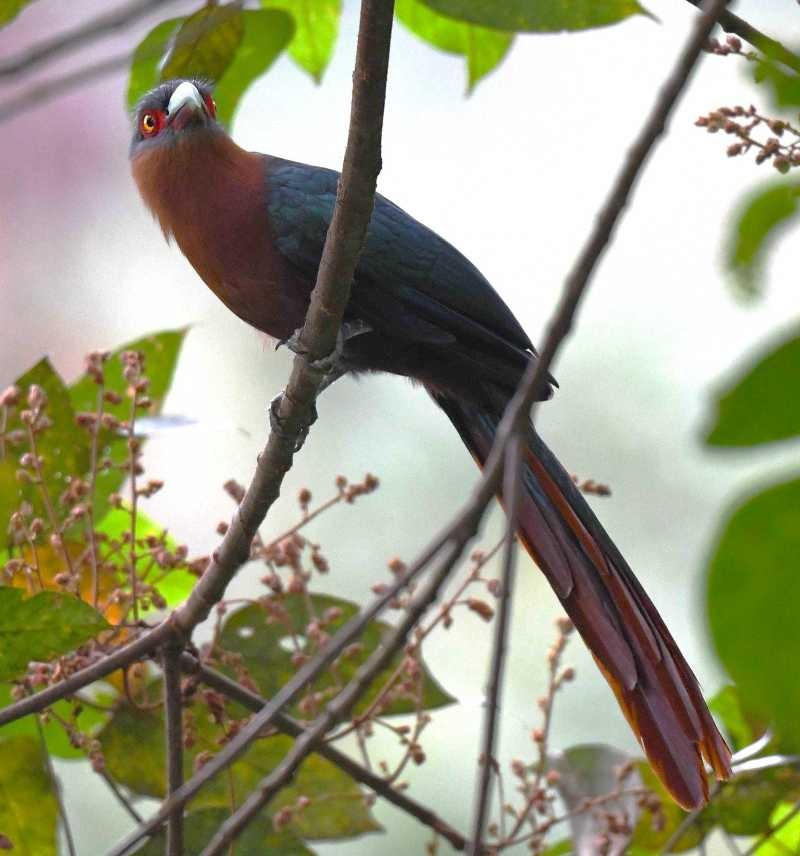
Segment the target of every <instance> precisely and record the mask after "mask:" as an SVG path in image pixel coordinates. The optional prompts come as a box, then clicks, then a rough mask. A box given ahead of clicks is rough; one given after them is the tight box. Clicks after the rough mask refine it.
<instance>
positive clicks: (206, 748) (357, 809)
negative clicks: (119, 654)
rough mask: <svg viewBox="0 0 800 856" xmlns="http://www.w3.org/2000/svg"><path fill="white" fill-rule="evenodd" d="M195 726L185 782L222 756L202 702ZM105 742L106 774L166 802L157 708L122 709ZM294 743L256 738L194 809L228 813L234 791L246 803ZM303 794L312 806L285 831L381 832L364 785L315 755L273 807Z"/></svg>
mask: <svg viewBox="0 0 800 856" xmlns="http://www.w3.org/2000/svg"><path fill="white" fill-rule="evenodd" d="M160 692H161V683H160V682H156V683H154V684H152V685H151V686H150V687H149V688H148V696H149V697H150V698H158V697H159V695H160ZM189 711H190V714H191V718H192V720H193V722H194V724H195V729H194V733H193V736H194V744H193V745H192V747H191V749H189V750H188V751H186V752H185V753H184V754H185V757H184V768H185V773H186V775H187V777H188V776H189V775H191V773H192V771H193V768H194V759H195V758H196V757H197V754H198V753H199V752H212V753H215V752H217V751H219V747H220V742H219V739H218V738H219V737H220V736H221V734H222V730H221V729H220V728H219V727H217V726H214V725H213V723H212V721H211V718H210V716H209V713H208V709H207V708H205V707H204V706H203V705H202V703H201V701H196V702H195V703H194V704H192V705H190V707H189ZM228 711H229V715H231V716H234V715H241V714H242V713H243V711H242V710H241V708H239V707H238V706H233V705H229V707H228ZM98 739H99V740H100V743H101V745H102V747H103V755H104V758H105V761H106V769H107V770H108V772H109V774H110V775H111V776H112V777H113V778H114V779H115V780H116V781H117V782H119V783H120V784H123V785H125V786H126V787H128V788H130V789H131V790H132V791H134V792H135V793H138V794H142V795H146V796H150V797H156V798H162V797H163V796H164V793H165V789H164V781H165V772H164V741H163V717H162V714H161V711H160V710H137V709H134V708H132V707H129V706H126V707H121V708H119V709H118V710H117V711H116V712H115V714H114V716H113V718H112V720H111V721H110V722H109V724H108V725H107V726H106V728H104V729H103V731H102V732H101V733H100V735H99V738H98ZM292 745H293V740H292V739H291V738H289V737H284V736H282V735H276V736H273V737H268V738H265V739H262V740H259V741H258V742H257V743H255V744H254V745H253V746H252V747H251V749H249V750H248V752H247V753H246V755H244V757H242V758H241V759H240V760H239V761H237V762H236V763H235V764H233V765H232V767H231V768H230V770H231V779H230V780H229V779H228V777H227V776H220V777H218V778H217V779H215V780H214V781H213V782H210V783H209V785H208V786H207V787H206V788H204V789H203V791H202V792H201V793H200V794H199V795H198V796H197V797H196V798H195V800H193V802H192V806H193V807H195V808H218V809H226V810H227V809H228V808H229V807H230V799H231V787H233V792H234V793H235V794H237V795H238V796H239V798H243V797H244V795H245V794H248V793H250V791H251V790H252V789H254V788H255V787H256V785H257V784H258V782H259V781H260V780H261V779H262V778H263V777H264V776H266V775H267V774H268V773H269V772H270V771H271V770H273V769H274V768H275V766H276V765H277V764H279V763H280V762H281V761H282V760H283V757H284V756H285V755H286V753H287V752H288V751H289V749H290V748H291V746H292ZM301 795H303V796H306V797H309V798H310V800H311V803H310V804H309V805H308V807H307V808H306V809H305V810H304V811H303V812H302V814H301V815H300V817H299V818H294V819H293V821H292V823H290V824H289V826H288V827H287V831H288V832H291V833H293V834H294V835H296V836H300V837H302V838H314V839H337V838H348V837H351V836H354V835H361V834H363V833H365V832H372V831H375V830H377V829H379V828H380V827H379V826H378V825H377V824H376V823H375V821H374V820H373V819H372V816H371V814H370V812H369V810H368V809H367V808H366V806H365V804H364V799H363V795H362V793H361V790H360V789H359V787H358V786H357V785H356V784H355V783H354V782H353V780H352V779H350V777H349V776H347V775H346V774H345V773H343V772H342V771H341V770H339V768H338V767H336V766H335V765H333V764H331V763H330V762H329V761H326V760H325V759H324V758H321V757H320V756H319V755H311V756H309V758H308V759H307V760H306V761H305V762H304V763H303V766H302V767H301V768H300V771H299V772H298V774H297V776H296V777H295V779H294V780H293V781H292V784H291V785H289V786H288V787H286V788H284V789H283V790H282V791H281V793H280V794H279V796H278V797H276V799H275V800H274V802H273V803H271V804H270V810H271V811H274V810H276V809H278V808H280V807H282V806H286V805H292V804H294V803H296V801H297V799H298V797H300V796H301Z"/></svg>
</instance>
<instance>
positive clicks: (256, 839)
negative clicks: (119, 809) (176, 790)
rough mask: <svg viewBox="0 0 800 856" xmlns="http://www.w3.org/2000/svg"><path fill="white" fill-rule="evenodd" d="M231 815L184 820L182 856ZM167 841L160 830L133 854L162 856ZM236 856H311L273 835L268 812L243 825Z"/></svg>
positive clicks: (189, 855)
mask: <svg viewBox="0 0 800 856" xmlns="http://www.w3.org/2000/svg"><path fill="white" fill-rule="evenodd" d="M230 814H231V812H230V810H227V811H226V810H224V809H207V810H205V811H193V812H191V813H190V814H188V815H187V816H186V818H185V819H184V824H183V828H184V842H183V844H184V849H183V853H184V856H196V854H198V853H201V852H202V851H203V848H204V847H205V846H206V845H207V844H208V842H209V841H210V840H211V839H212V838H213V836H214V833H215V832H216V831H217V830H218V829H219V827H220V826H221V825H222V824H223V823H224V822H225V821H226V820H227V819H228V817H229V816H230ZM166 841H167V835H166V832H165V831H164V830H163V829H162V830H161V832H160V833H159V834H158V835H155V836H154V837H153V838H151V839H149V841H148V842H147V844H146V845H145V846H144V847H143V848H142V849H141V850H137V851H136V853H137V856H164V853H165V852H166V850H165V845H166ZM235 852H236V856H262V854H265V853H269V854H270V856H314V852H313V851H312V850H309V849H308V847H306V846H305V844H303V841H302V839H300V838H298V837H297V836H296V835H293V834H292V833H291V832H288V831H286V830H282V831H281V832H277V833H276V832H273V830H272V821H271V820H270V817H269V813H268V812H262V813H261V814H260V815H258V817H256V818H255V820H253V821H252V822H251V823H249V824H248V825H247V827H246V828H245V830H244V832H242V834H241V835H240V836H239V837H238V838H237V839H236V851H235Z"/></svg>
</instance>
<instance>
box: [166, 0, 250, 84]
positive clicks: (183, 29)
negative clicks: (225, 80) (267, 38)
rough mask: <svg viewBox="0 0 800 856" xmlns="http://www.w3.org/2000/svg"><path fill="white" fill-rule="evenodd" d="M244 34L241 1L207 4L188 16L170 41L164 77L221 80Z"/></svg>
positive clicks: (168, 78) (169, 78) (167, 78)
mask: <svg viewBox="0 0 800 856" xmlns="http://www.w3.org/2000/svg"><path fill="white" fill-rule="evenodd" d="M243 34H244V21H243V13H242V10H241V8H240V6H239V4H238V3H235V4H234V3H229V4H228V5H225V6H217V5H213V6H203V7H202V8H200V9H199V10H198V11H197V12H195V13H194V14H193V15H190V16H189V17H188V18H186V20H185V21H184V22H183V23H182V24H181V26H180V28H179V29H178V30H177V31H176V32H175V35H174V36H173V37H172V39H171V40H170V44H169V47H168V49H167V55H166V56H165V57H164V61H163V63H162V65H161V71H160V77H161V79H162V80H171V79H172V78H175V77H200V78H203V79H206V80H211V81H213V82H216V81H218V80H219V79H220V78H221V77H222V75H223V74H225V72H226V70H227V69H228V67H229V66H230V64H231V62H233V58H234V57H235V56H236V51H237V49H238V48H239V44H240V43H241V41H242V36H243Z"/></svg>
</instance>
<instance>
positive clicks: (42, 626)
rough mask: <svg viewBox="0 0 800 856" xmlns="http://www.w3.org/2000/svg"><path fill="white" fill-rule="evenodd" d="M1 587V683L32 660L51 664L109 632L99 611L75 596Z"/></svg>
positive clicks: (17, 673) (20, 670) (23, 669)
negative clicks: (28, 595) (28, 592)
mask: <svg viewBox="0 0 800 856" xmlns="http://www.w3.org/2000/svg"><path fill="white" fill-rule="evenodd" d="M24 594H25V593H24V592H23V591H22V589H18V588H12V587H10V586H0V681H7V680H10V679H11V678H15V677H16V676H17V675H19V674H21V673H22V672H24V671H25V669H26V668H27V666H28V663H30V662H31V661H32V660H51V659H52V658H53V657H58V656H59V655H61V654H66V653H67V652H69V651H74V650H75V648H77V647H79V646H80V645H82V644H83V643H84V642H87V641H88V640H89V639H92V638H93V637H94V636H96V635H97V634H98V633H99V632H100V631H101V630H106V629H107V628H108V626H109V625H108V623H107V622H106V620H105V619H104V618H103V616H102V615H100V613H99V612H97V610H95V609H92V607H91V606H89V604H87V603H84V602H83V601H82V600H78V598H76V597H74V596H73V595H66V594H60V593H58V592H53V591H42V592H39V593H38V594H35V595H34V596H33V597H29V598H27V599H25V597H24Z"/></svg>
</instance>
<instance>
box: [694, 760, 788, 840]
mask: <svg viewBox="0 0 800 856" xmlns="http://www.w3.org/2000/svg"><path fill="white" fill-rule="evenodd" d="M799 786H800V776H798V774H797V772H796V771H795V770H793V769H792V768H790V767H787V768H785V769H778V770H761V771H759V772H755V773H749V774H745V775H738V776H737V777H736V778H735V779H733V781H731V782H728V784H726V786H725V787H724V788H722V789H721V790H720V792H719V794H718V795H717V796H716V797H715V798H714V801H713V803H712V805H711V807H710V809H709V811H710V814H711V815H712V816H713V817H714V819H715V820H716V822H717V823H718V824H719V825H720V826H721V827H722V828H723V829H725V830H726V831H727V832H729V833H730V834H731V835H759V834H761V833H762V832H765V831H766V830H767V828H768V827H769V823H770V817H771V815H772V812H773V810H774V808H775V806H776V805H777V804H778V803H779V802H780V801H781V799H784V800H789V799H793V798H794V795H796V794H797V793H798V787H799Z"/></svg>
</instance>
